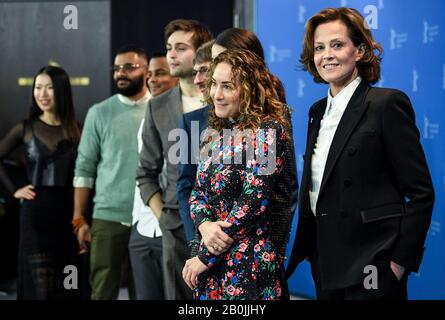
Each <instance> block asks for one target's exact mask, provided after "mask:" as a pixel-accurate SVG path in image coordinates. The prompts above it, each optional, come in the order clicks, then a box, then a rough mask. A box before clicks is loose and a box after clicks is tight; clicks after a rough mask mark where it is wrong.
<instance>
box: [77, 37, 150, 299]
mask: <svg viewBox="0 0 445 320" xmlns="http://www.w3.org/2000/svg"><path fill="white" fill-rule="evenodd" d="M147 63H148V60H147V55H146V53H145V51H144V49H142V48H139V47H136V46H134V45H127V46H124V47H122V48H121V49H119V50H118V52H117V54H116V57H115V60H114V65H113V66H112V67H111V69H112V72H113V79H114V82H115V84H116V87H117V92H118V93H117V94H115V95H113V96H111V97H110V98H108V99H106V100H104V101H102V102H100V103H98V104H95V105H94V106H92V107H91V108H90V109H89V110H88V114H87V116H86V119H85V125H84V127H83V132H82V137H81V140H80V144H79V149H78V156H77V160H76V168H75V174H74V176H75V177H74V187H75V194H74V215H73V226H74V227H75V230H76V235H77V239H78V241H79V246H80V250H81V253H83V252H86V251H87V250H88V247H89V243H91V249H90V250H91V253H90V281H91V288H92V293H91V298H92V299H116V298H117V297H118V294H119V287H120V283H121V273H122V265H129V263H128V241H129V238H130V234H131V223H132V209H133V199H134V190H135V189H134V181H135V172H136V167H137V163H138V146H137V140H136V135H137V131H138V128H139V124H140V123H141V121H142V119H143V117H144V114H145V111H146V108H147V103H148V100H149V99H150V93H149V92H148V89H147V86H146V81H147V78H148V67H147ZM93 185H95V191H96V193H95V196H94V211H93V220H92V225H91V229H90V226H89V225H88V223H87V222H86V220H85V213H86V209H87V205H88V199H89V196H90V193H91V189H92V188H93ZM129 278H130V283H129V286H128V288H129V297H130V299H132V298H134V287H133V281H132V276H131V272H130V277H129Z"/></svg>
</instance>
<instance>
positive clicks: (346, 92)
mask: <svg viewBox="0 0 445 320" xmlns="http://www.w3.org/2000/svg"><path fill="white" fill-rule="evenodd" d="M360 82H362V78H361V77H360V76H359V77H357V78H355V79H354V80H352V81H351V83H350V84H348V85H347V86H346V87H344V88H343V89H341V91H340V92H339V93H337V95H336V96H335V97H332V95H331V90H330V89H328V104H327V106H328V107H327V108H326V112H327V111H328V108H329V106H330V105H331V102H332V107H335V109H336V110H338V111H341V112H344V111H345V109H346V107H347V106H348V103H349V100H351V97H352V95H353V94H354V92H355V89H357V87H358V86H359V84H360Z"/></svg>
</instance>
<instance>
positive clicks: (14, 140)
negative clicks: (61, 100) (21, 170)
mask: <svg viewBox="0 0 445 320" xmlns="http://www.w3.org/2000/svg"><path fill="white" fill-rule="evenodd" d="M21 144H23V145H24V147H25V160H26V171H27V177H28V182H29V183H30V184H32V185H33V186H46V187H49V186H51V187H67V186H71V185H72V181H73V176H74V164H75V160H76V155H77V154H76V148H75V146H74V144H73V143H71V142H70V141H68V140H66V139H64V136H63V129H62V126H60V125H58V126H52V125H48V124H46V123H45V122H43V121H41V120H40V119H34V120H25V121H23V122H21V123H19V124H17V125H16V126H15V127H13V128H12V129H11V131H9V133H8V134H7V136H6V137H5V138H4V139H3V140H2V141H1V142H0V182H1V183H3V185H4V186H5V187H6V189H7V190H8V191H9V192H10V193H11V194H13V193H14V192H15V191H16V190H17V186H15V185H14V183H13V182H12V181H11V179H10V178H9V176H8V175H7V173H6V171H5V169H4V167H3V165H2V163H1V161H2V160H3V159H4V158H6V157H7V156H8V155H9V154H10V153H11V152H12V151H13V150H14V149H15V148H16V147H18V146H19V145H21Z"/></svg>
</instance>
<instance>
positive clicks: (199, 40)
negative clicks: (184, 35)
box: [164, 19, 213, 50]
mask: <svg viewBox="0 0 445 320" xmlns="http://www.w3.org/2000/svg"><path fill="white" fill-rule="evenodd" d="M176 31H184V32H193V36H192V38H191V41H192V45H193V48H194V49H195V50H196V49H198V48H199V47H200V46H201V45H202V44H203V43H204V42H207V41H210V40H212V39H213V35H212V32H211V31H210V30H209V29H208V28H207V27H205V26H203V25H202V24H201V23H200V22H199V21H196V20H187V19H176V20H173V21H170V22H169V24H167V26H166V27H165V29H164V37H165V43H166V44H167V40H168V38H169V37H170V36H171V35H172V34H173V33H174V32H176Z"/></svg>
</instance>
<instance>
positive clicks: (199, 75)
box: [193, 62, 210, 94]
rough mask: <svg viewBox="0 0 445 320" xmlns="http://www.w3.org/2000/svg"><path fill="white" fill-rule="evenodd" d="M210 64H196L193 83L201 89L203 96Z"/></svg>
mask: <svg viewBox="0 0 445 320" xmlns="http://www.w3.org/2000/svg"><path fill="white" fill-rule="evenodd" d="M209 66H210V62H203V63H196V64H195V65H194V67H193V75H194V76H193V83H194V84H196V85H197V86H198V88H199V91H200V92H201V93H202V94H205V91H206V80H207V79H206V72H207V70H208V69H209Z"/></svg>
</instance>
